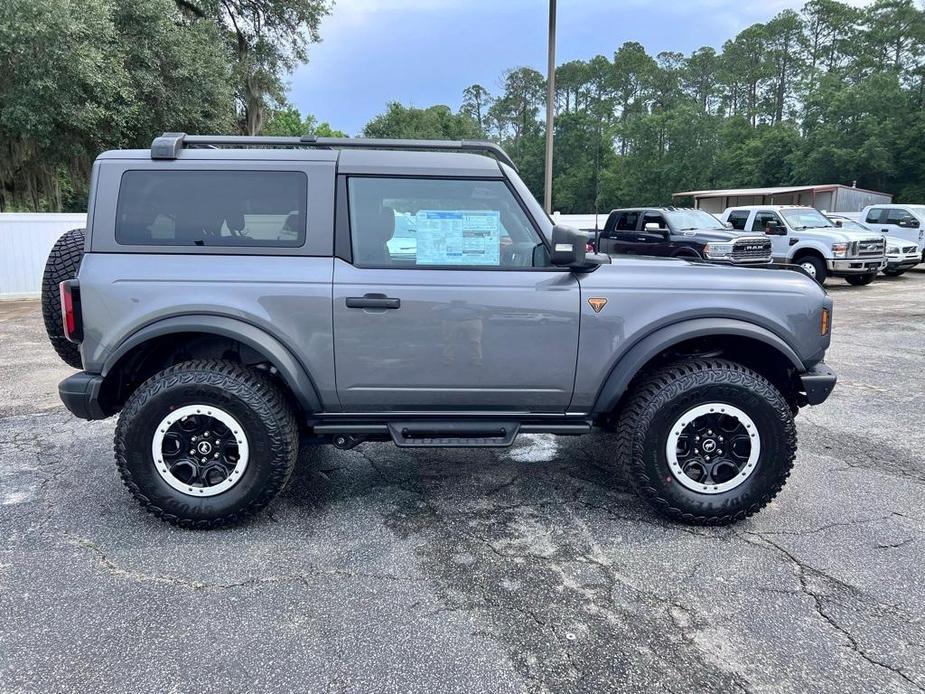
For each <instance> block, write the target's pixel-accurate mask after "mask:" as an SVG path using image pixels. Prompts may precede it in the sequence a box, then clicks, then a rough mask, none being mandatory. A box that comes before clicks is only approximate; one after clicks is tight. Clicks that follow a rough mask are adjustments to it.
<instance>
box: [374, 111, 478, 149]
mask: <svg viewBox="0 0 925 694" xmlns="http://www.w3.org/2000/svg"><path fill="white" fill-rule="evenodd" d="M363 134H364V135H365V136H366V137H407V138H414V139H421V140H461V139H472V138H478V137H481V136H482V131H481V130H480V129H479V126H478V124H477V123H476V122H475V121H474V120H473V119H472V118H471V117H469V116H468V115H466V114H464V113H458V114H457V113H453V111H452V110H451V109H450V108H449V106H431V107H430V108H415V107H413V106H402V105H401V104H398V103H394V102H393V103H390V104H389V105H388V108H387V110H386V112H385V113H383V114H381V115H378V116H376V117H375V118H373V119H372V120H371V121H370V122H369V123H367V124H366V127H365V128H363Z"/></svg>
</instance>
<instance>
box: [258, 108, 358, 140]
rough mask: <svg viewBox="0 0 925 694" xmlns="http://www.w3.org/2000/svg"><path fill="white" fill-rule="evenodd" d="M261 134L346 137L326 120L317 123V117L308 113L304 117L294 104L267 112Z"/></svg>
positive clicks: (345, 134)
mask: <svg viewBox="0 0 925 694" xmlns="http://www.w3.org/2000/svg"><path fill="white" fill-rule="evenodd" d="M261 134H262V135H279V136H287V135H288V136H293V137H301V136H302V135H318V136H319V137H347V133H345V132H343V131H342V130H335V129H334V128H332V127H331V126H330V124H329V123H327V122H322V123H319V122H318V119H317V118H315V117H314V116H313V115H311V114H309V115H307V116H305V117H303V116H302V114H301V113H299V109H297V108H296V107H295V106H283V107H282V108H275V109H272V110H270V111H269V112H268V113H267V118H266V123H264V126H263V130H262V131H261Z"/></svg>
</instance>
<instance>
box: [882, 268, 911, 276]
mask: <svg viewBox="0 0 925 694" xmlns="http://www.w3.org/2000/svg"><path fill="white" fill-rule="evenodd" d="M883 274H884V275H886V276H887V277H899V276H900V275H904V274H906V270H884V271H883Z"/></svg>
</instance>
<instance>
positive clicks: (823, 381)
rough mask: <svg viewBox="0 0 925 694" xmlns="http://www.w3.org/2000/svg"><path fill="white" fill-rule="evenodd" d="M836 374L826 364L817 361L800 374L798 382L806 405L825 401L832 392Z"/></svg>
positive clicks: (836, 377)
mask: <svg viewBox="0 0 925 694" xmlns="http://www.w3.org/2000/svg"><path fill="white" fill-rule="evenodd" d="M837 380H838V376H837V375H836V374H835V372H834V371H832V369H830V368H829V367H828V366H826V365H825V364H823V363H822V362H819V363H818V364H816V365H815V366H813V367H812V368H811V369H810V370H809V371H807V372H806V373H804V374H802V375H801V376H800V383H801V384H802V385H803V391H804V392H805V393H806V404H807V405H818V404H819V403H822V402H825V400H826V398H828V397H829V395H831V394H832V389H833V388H835V382H836V381H837Z"/></svg>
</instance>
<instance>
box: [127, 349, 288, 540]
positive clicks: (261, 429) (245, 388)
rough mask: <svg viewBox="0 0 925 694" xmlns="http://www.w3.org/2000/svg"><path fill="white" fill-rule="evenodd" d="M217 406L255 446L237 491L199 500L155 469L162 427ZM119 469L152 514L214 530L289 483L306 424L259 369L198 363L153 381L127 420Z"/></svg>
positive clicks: (137, 396)
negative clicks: (189, 409) (187, 410)
mask: <svg viewBox="0 0 925 694" xmlns="http://www.w3.org/2000/svg"><path fill="white" fill-rule="evenodd" d="M191 404H197V405H198V404H206V405H214V406H215V407H216V408H221V410H222V411H223V412H226V413H228V414H229V415H230V416H231V417H233V418H234V420H235V421H237V422H240V424H241V426H242V428H243V429H244V430H245V431H246V435H247V441H248V446H249V459H248V462H247V467H246V469H245V470H244V472H243V473H242V475H241V478H240V480H238V481H237V482H236V483H235V484H234V485H233V486H231V487H230V488H229V489H228V490H227V491H223V492H222V493H220V494H215V495H213V496H206V497H204V498H198V497H195V496H191V495H189V494H184V493H181V492H180V491H178V490H177V489H175V488H173V487H172V486H171V485H169V484H168V483H167V482H166V481H165V479H164V477H163V476H162V475H161V473H159V472H158V470H157V469H156V467H155V462H154V458H153V455H152V441H153V440H154V435H155V430H156V429H157V427H158V425H159V424H161V423H162V422H163V421H164V418H165V417H166V416H167V415H168V414H169V413H170V412H173V411H176V410H179V409H180V408H182V407H184V406H187V405H191ZM115 448H116V465H117V466H118V469H119V473H120V475H121V476H122V480H123V482H125V485H126V487H128V489H129V491H130V492H131V493H132V495H133V496H134V497H135V498H136V499H138V501H139V502H140V503H141V504H142V506H144V507H145V508H146V509H147V510H148V511H150V512H151V513H153V514H154V515H156V516H158V517H159V518H162V519H163V520H166V521H168V522H170V523H174V524H176V525H181V526H184V527H195V528H211V527H217V526H220V525H229V524H232V523H236V522H239V521H241V520H243V519H245V518H247V517H248V516H251V515H253V514H255V513H257V512H258V511H260V510H261V509H263V508H264V507H265V506H266V505H267V504H268V503H269V502H270V501H271V500H272V499H273V498H274V497H275V496H276V495H277V494H278V493H279V492H280V491H281V490H282V489H283V487H284V486H285V485H286V482H287V481H288V479H289V476H290V474H291V473H292V469H293V467H294V466H295V461H296V457H297V455H298V426H297V423H296V419H295V416H294V414H293V411H292V408H291V407H290V405H289V403H288V402H287V399H286V397H285V395H284V393H283V392H282V391H281V390H280V388H279V387H278V386H277V385H276V384H275V383H274V382H273V381H272V380H271V379H270V378H269V376H267V375H265V374H262V373H260V372H258V371H256V370H254V369H247V368H244V367H241V366H238V365H236V364H234V363H231V362H224V361H191V362H185V363H182V364H178V365H177V366H173V367H171V368H169V369H166V370H164V371H161V372H160V373H158V374H156V375H154V376H152V377H151V378H150V379H148V380H147V381H146V382H145V383H144V384H142V385H141V387H140V388H139V389H138V390H137V391H135V393H133V394H132V396H131V397H130V398H129V400H128V402H127V403H126V405H125V407H124V408H123V410H122V414H121V415H120V416H119V423H118V426H117V427H116V436H115Z"/></svg>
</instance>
